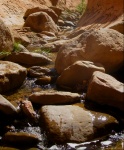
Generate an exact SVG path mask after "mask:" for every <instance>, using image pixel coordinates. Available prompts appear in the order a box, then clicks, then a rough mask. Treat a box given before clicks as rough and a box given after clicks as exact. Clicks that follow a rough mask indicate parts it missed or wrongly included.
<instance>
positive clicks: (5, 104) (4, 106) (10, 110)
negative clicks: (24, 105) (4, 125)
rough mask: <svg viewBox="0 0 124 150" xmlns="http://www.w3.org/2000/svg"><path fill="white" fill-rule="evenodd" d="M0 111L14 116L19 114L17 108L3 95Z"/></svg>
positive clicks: (0, 99)
mask: <svg viewBox="0 0 124 150" xmlns="http://www.w3.org/2000/svg"><path fill="white" fill-rule="evenodd" d="M0 111H2V112H3V113H5V114H7V115H13V114H15V113H17V110H16V108H15V107H14V106H13V105H12V104H11V103H10V102H9V101H8V100H7V99H5V98H4V97H3V96H2V95H0Z"/></svg>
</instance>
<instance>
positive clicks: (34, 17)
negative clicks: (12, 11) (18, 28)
mask: <svg viewBox="0 0 124 150" xmlns="http://www.w3.org/2000/svg"><path fill="white" fill-rule="evenodd" d="M24 27H31V29H32V30H33V31H35V32H42V31H49V32H53V33H57V32H58V29H57V26H56V24H55V23H54V21H53V20H52V18H51V17H50V16H49V15H48V14H47V13H45V12H36V13H33V14H31V15H29V16H28V18H27V19H26V21H25V24H24Z"/></svg>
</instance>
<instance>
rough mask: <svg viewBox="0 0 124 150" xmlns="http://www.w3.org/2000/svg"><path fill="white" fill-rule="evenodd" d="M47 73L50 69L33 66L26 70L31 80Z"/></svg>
mask: <svg viewBox="0 0 124 150" xmlns="http://www.w3.org/2000/svg"><path fill="white" fill-rule="evenodd" d="M49 73H50V69H48V68H45V67H41V66H33V67H30V68H29V69H28V76H29V77H33V78H35V77H40V76H43V75H45V74H49Z"/></svg>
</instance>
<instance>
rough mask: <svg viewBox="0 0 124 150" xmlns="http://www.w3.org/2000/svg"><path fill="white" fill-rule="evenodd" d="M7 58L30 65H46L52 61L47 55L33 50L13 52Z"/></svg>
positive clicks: (7, 59)
mask: <svg viewBox="0 0 124 150" xmlns="http://www.w3.org/2000/svg"><path fill="white" fill-rule="evenodd" d="M5 60H6V61H12V62H15V63H19V64H23V65H29V66H34V65H46V64H49V63H50V62H51V59H49V58H47V57H46V56H44V55H42V54H38V53H32V52H20V53H12V54H11V55H8V56H7V57H6V58H5Z"/></svg>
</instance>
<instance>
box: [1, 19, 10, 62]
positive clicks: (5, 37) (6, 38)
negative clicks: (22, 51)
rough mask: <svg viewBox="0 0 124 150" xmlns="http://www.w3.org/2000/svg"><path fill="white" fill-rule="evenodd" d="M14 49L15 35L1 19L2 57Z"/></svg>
mask: <svg viewBox="0 0 124 150" xmlns="http://www.w3.org/2000/svg"><path fill="white" fill-rule="evenodd" d="M12 50H13V36H12V34H11V32H10V30H9V28H8V27H7V26H6V25H5V24H4V22H3V21H2V20H1V19H0V59H1V58H3V57H4V54H5V53H6V52H11V51H12ZM1 52H3V53H1Z"/></svg>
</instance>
